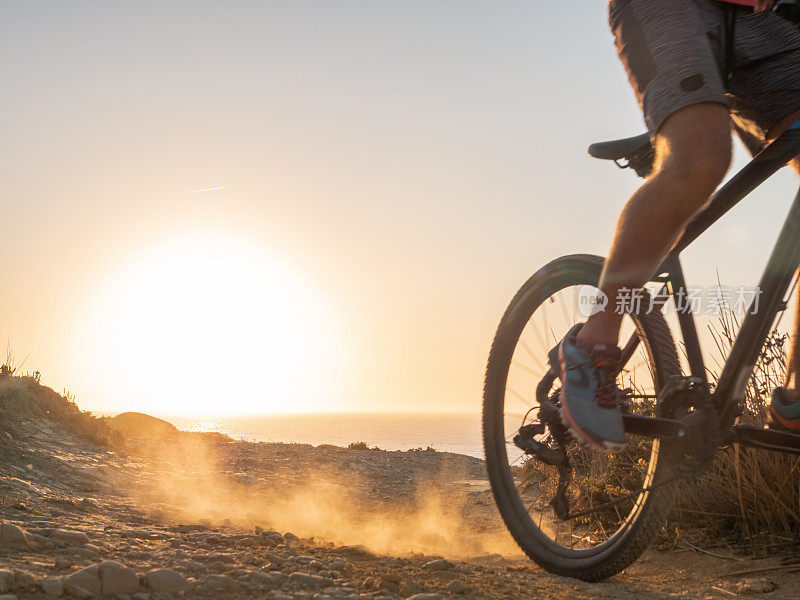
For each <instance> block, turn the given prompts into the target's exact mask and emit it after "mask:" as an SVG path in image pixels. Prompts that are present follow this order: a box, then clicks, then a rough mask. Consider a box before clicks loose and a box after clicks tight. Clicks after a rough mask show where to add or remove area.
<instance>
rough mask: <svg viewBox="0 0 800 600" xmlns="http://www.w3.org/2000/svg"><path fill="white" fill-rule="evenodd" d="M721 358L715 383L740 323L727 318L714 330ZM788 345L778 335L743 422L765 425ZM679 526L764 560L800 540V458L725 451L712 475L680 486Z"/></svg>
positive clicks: (765, 354)
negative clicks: (778, 548) (763, 555)
mask: <svg viewBox="0 0 800 600" xmlns="http://www.w3.org/2000/svg"><path fill="white" fill-rule="evenodd" d="M709 329H710V332H711V335H712V336H713V338H714V340H715V342H716V346H717V348H716V349H717V352H718V355H719V357H720V358H717V359H716V360H715V361H714V362H715V365H716V368H712V369H710V370H709V371H710V375H711V378H712V380H713V381H716V378H717V375H718V372H719V369H720V367H721V364H722V361H723V359H722V358H721V357H726V356H727V355H728V353H729V351H730V348H731V345H732V343H733V340H734V339H735V335H736V332H737V331H738V330H739V321H738V319H737V318H736V316H735V314H733V313H727V314H723V316H722V317H720V320H719V322H718V323H717V324H716V325H714V326H711V327H709ZM788 344H789V339H788V336H787V335H786V334H782V333H779V332H778V331H777V330H774V331H773V332H772V333H771V334H770V336H769V338H768V340H767V342H766V343H765V345H764V348H763V349H762V351H761V354H760V356H759V358H758V362H757V363H756V366H755V369H754V371H753V376H752V377H751V378H750V381H749V382H748V385H747V389H746V391H745V400H744V406H743V407H742V408H743V414H742V416H741V421H742V422H746V423H752V424H756V425H764V424H766V423H767V419H768V404H769V399H770V394H771V392H772V390H773V389H774V388H775V387H776V386H779V385H782V383H783V381H784V376H785V363H786V351H787V346H788ZM673 519H674V520H675V524H674V525H675V526H677V527H680V528H685V527H686V526H687V525H688V526H689V527H690V528H693V531H692V533H694V534H699V535H702V536H704V537H706V538H708V539H709V540H710V539H716V538H719V537H720V536H723V537H725V538H728V539H730V540H732V541H734V542H739V543H740V544H742V545H744V546H746V547H748V548H749V549H750V550H752V551H754V552H756V553H758V554H761V553H764V552H767V551H769V550H770V549H773V548H775V547H776V546H780V545H781V544H786V543H787V542H790V541H791V540H796V539H797V537H798V535H800V457H797V456H794V455H788V454H780V453H775V452H766V451H763V450H753V449H749V448H740V447H733V448H726V449H724V450H722V451H720V452H719V453H718V455H717V457H716V460H715V461H714V464H713V465H712V467H711V468H710V469H709V471H708V472H707V473H706V474H705V475H704V476H703V477H701V478H700V479H698V480H696V481H686V482H682V483H681V484H680V488H679V491H678V494H677V497H676V508H675V511H674V513H673Z"/></svg>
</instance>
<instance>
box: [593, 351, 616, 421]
mask: <svg viewBox="0 0 800 600" xmlns="http://www.w3.org/2000/svg"><path fill="white" fill-rule="evenodd" d="M590 357H591V360H592V364H593V365H594V372H595V375H596V377H597V392H596V393H595V395H594V401H595V403H596V404H597V406H599V407H600V408H617V407H618V406H619V394H618V393H617V392H618V390H617V384H616V382H615V380H614V376H613V375H614V374H615V373H616V367H617V361H616V360H613V359H609V358H608V357H605V356H603V357H599V356H596V355H593V354H590Z"/></svg>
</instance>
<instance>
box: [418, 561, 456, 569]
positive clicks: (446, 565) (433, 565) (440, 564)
mask: <svg viewBox="0 0 800 600" xmlns="http://www.w3.org/2000/svg"><path fill="white" fill-rule="evenodd" d="M422 568H423V569H425V570H426V571H444V570H446V569H452V568H453V563H451V562H450V561H449V560H447V559H444V558H440V559H438V560H432V561H430V562H426V563H425V564H424V565H423V566H422Z"/></svg>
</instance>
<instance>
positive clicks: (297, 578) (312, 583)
mask: <svg viewBox="0 0 800 600" xmlns="http://www.w3.org/2000/svg"><path fill="white" fill-rule="evenodd" d="M289 581H290V582H294V583H298V584H299V585H300V587H305V588H312V589H316V588H324V587H329V586H332V585H333V580H331V579H328V578H327V577H320V576H319V575H309V574H308V573H300V572H296V573H292V574H291V575H289Z"/></svg>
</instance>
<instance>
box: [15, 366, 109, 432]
mask: <svg viewBox="0 0 800 600" xmlns="http://www.w3.org/2000/svg"><path fill="white" fill-rule="evenodd" d="M18 370H19V369H18V368H15V367H14V366H13V363H12V361H11V360H10V355H9V356H7V360H6V362H4V363H3V365H1V366H0V431H5V432H8V433H9V434H10V435H11V436H12V437H18V438H20V437H24V436H25V429H26V428H25V422H26V421H27V420H29V419H35V418H41V419H47V420H49V421H51V422H53V423H54V424H55V425H57V426H58V427H62V428H65V429H67V430H68V431H71V432H73V433H75V434H76V435H79V436H81V437H83V438H86V439H89V440H91V441H93V442H95V443H97V444H101V445H104V446H114V447H123V446H124V441H123V439H122V437H121V436H120V435H119V433H117V432H116V431H114V430H112V429H111V428H110V427H108V424H107V419H105V418H98V417H95V416H94V415H93V414H92V413H90V412H87V411H82V410H81V409H80V408H78V405H77V404H75V399H74V398H73V397H72V396H71V395H70V394H69V393H68V392H64V393H63V394H59V393H58V392H56V391H54V390H53V389H51V388H49V387H46V386H43V385H42V384H41V383H40V381H39V373H38V372H36V373H33V374H32V375H16V374H15V373H16V372H17V371H18Z"/></svg>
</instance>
